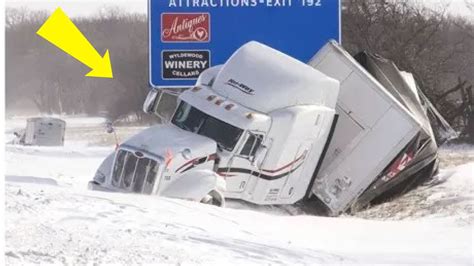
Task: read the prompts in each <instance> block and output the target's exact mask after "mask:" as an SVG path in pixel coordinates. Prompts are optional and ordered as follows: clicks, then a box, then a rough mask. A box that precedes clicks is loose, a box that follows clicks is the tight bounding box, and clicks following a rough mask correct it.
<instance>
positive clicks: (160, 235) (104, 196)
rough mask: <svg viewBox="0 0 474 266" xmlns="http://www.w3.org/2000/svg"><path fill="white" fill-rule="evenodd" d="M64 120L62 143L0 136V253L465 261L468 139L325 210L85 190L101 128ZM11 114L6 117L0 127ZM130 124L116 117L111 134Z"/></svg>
mask: <svg viewBox="0 0 474 266" xmlns="http://www.w3.org/2000/svg"><path fill="white" fill-rule="evenodd" d="M67 122H68V129H67V134H66V136H67V141H66V145H65V146H64V147H58V148H45V147H22V146H14V145H7V146H6V154H5V157H6V175H5V181H6V182H5V187H6V194H5V200H6V204H5V212H6V222H5V226H6V232H5V235H6V251H5V257H6V262H7V264H10V265H23V264H26V263H42V264H44V263H54V264H72V265H75V264H93V263H99V264H106V263H114V264H115V263H117V264H145V263H152V264H180V265H181V264H184V265H195V264H200V265H223V264H226V265H228V264H232V265H235V264H239V265H257V264H258V265H262V264H264V265H280V264H283V265H315V264H364V265H365V264H379V263H386V264H400V263H405V264H419V263H421V264H425V265H432V264H444V265H454V264H460V265H473V264H474V261H473V258H474V255H473V243H472V241H473V229H474V223H473V221H474V215H473V213H474V210H473V199H474V191H473V188H474V186H473V180H474V147H472V146H463V147H460V146H457V147H447V148H443V149H442V150H441V152H440V154H441V159H442V170H441V172H440V174H439V175H438V176H437V178H436V179H435V181H434V182H432V183H430V184H426V185H424V186H421V187H420V188H418V189H416V190H414V191H411V192H409V193H408V194H406V195H405V196H403V197H401V198H399V199H397V200H395V201H393V202H389V203H385V204H381V205H378V206H374V207H373V208H370V209H367V210H365V211H363V212H361V213H358V214H357V215H356V216H355V217H352V216H344V217H339V218H327V217H315V216H310V215H304V214H302V213H301V212H298V211H295V212H287V211H282V209H281V208H272V207H265V208H261V207H259V208H255V207H252V206H250V205H248V204H242V203H239V202H229V204H228V207H227V208H217V207H213V206H207V205H203V204H198V203H193V202H188V201H181V200H173V199H167V198H159V197H152V196H142V195H132V194H119V193H105V192H96V191H88V190H87V188H86V187H87V186H86V184H87V182H88V181H89V180H90V178H91V177H92V176H93V174H94V172H95V170H96V168H97V167H98V165H99V164H100V162H101V160H102V159H103V158H104V157H105V156H106V155H107V154H108V153H109V152H111V151H113V148H114V146H113V138H111V136H110V135H106V134H105V133H104V130H103V128H102V126H101V125H100V123H102V122H103V121H102V120H101V119H97V118H69V119H68V120H67ZM23 126H24V121H22V119H20V118H19V119H12V120H7V124H6V127H7V129H6V136H7V139H8V136H9V135H11V132H13V130H14V129H15V128H19V127H20V128H21V127H23ZM137 130H139V128H119V129H117V131H118V133H119V135H120V136H121V138H124V137H126V136H127V135H130V134H133V132H135V131H137ZM289 213H297V214H299V215H289Z"/></svg>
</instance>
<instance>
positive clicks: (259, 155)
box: [252, 145, 268, 167]
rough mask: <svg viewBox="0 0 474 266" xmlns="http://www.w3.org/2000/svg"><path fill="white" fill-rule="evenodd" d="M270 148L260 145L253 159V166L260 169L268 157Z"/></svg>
mask: <svg viewBox="0 0 474 266" xmlns="http://www.w3.org/2000/svg"><path fill="white" fill-rule="evenodd" d="M267 152H268V147H267V146H265V145H260V146H259V147H258V148H257V151H256V152H255V156H253V158H252V165H253V166H256V167H260V165H261V164H262V163H263V160H264V159H265V155H267Z"/></svg>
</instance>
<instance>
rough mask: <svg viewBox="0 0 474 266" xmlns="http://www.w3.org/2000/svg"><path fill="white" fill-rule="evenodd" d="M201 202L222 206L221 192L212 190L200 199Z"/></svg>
mask: <svg viewBox="0 0 474 266" xmlns="http://www.w3.org/2000/svg"><path fill="white" fill-rule="evenodd" d="M201 203H204V204H209V205H214V206H218V207H224V197H223V196H222V195H221V193H219V192H217V191H215V190H212V191H211V192H209V194H207V195H206V196H205V197H204V198H203V199H202V200H201Z"/></svg>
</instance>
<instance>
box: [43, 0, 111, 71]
mask: <svg viewBox="0 0 474 266" xmlns="http://www.w3.org/2000/svg"><path fill="white" fill-rule="evenodd" d="M36 34H38V35H39V36H41V37H43V38H44V39H45V40H47V41H49V42H50V43H52V44H54V45H55V46H56V47H58V48H59V49H61V50H63V51H64V52H66V53H67V54H69V55H70V56H72V57H74V58H75V59H77V60H78V61H79V62H81V63H83V64H84V65H86V66H88V67H89V68H91V69H92V71H91V72H89V73H87V74H86V77H97V78H113V73H112V65H111V63H110V56H109V50H106V51H105V54H104V56H103V57H102V56H100V54H99V53H98V52H97V50H96V49H95V48H94V46H92V44H91V43H90V42H89V41H88V40H87V38H86V37H84V35H83V34H82V32H81V31H80V30H79V29H78V28H77V27H76V25H74V23H73V22H72V21H71V20H70V19H69V18H68V16H67V15H66V14H65V13H64V12H63V11H62V10H61V8H58V9H56V11H54V13H53V14H52V15H51V16H50V17H49V18H48V20H46V22H45V23H44V24H43V26H41V28H40V29H39V30H38V31H37V32H36Z"/></svg>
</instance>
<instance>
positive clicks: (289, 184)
mask: <svg viewBox="0 0 474 266" xmlns="http://www.w3.org/2000/svg"><path fill="white" fill-rule="evenodd" d="M312 147H313V141H304V142H303V143H301V145H300V146H299V147H298V150H297V152H296V154H295V158H294V161H297V160H298V158H301V162H299V163H298V164H294V165H292V166H291V169H289V171H290V174H289V175H288V176H287V178H286V181H285V184H284V185H283V189H282V191H281V193H280V198H282V199H289V198H291V197H292V196H293V195H294V192H295V191H296V190H298V191H301V190H306V187H305V188H300V187H299V186H302V185H305V186H307V184H308V183H309V179H310V178H311V176H301V175H302V173H304V172H305V171H304V167H306V165H307V164H306V163H305V162H306V159H307V158H306V157H307V156H308V154H309V152H310V151H311V149H312Z"/></svg>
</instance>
